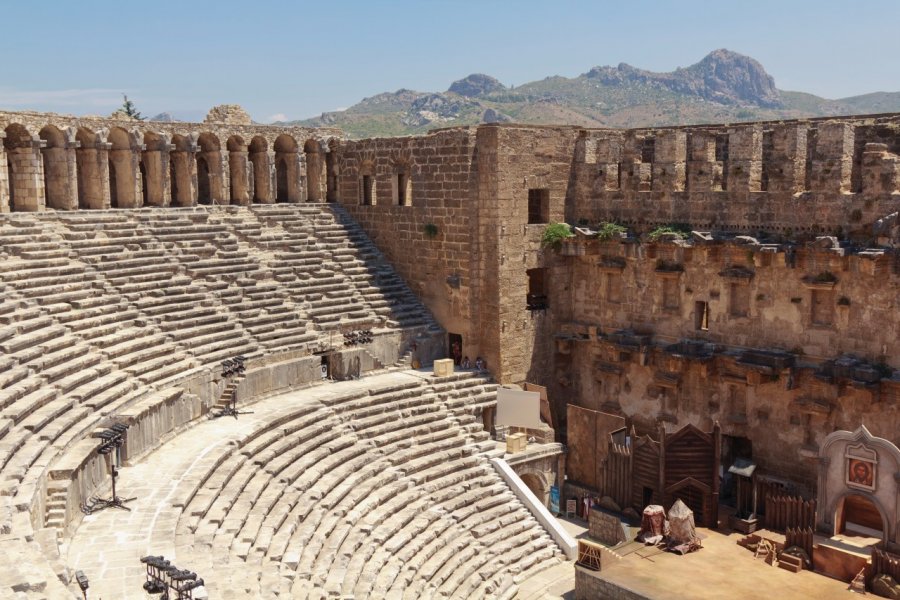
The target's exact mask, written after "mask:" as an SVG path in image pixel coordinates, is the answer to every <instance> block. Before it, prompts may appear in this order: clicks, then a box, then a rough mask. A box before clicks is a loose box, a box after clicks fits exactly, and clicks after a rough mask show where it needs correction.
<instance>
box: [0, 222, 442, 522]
mask: <svg viewBox="0 0 900 600" xmlns="http://www.w3.org/2000/svg"><path fill="white" fill-rule="evenodd" d="M280 218H283V219H287V220H289V221H290V223H289V224H288V223H286V225H288V226H287V227H282V226H279V225H278V220H279V219H280ZM263 221H265V222H266V223H271V226H269V227H268V229H271V230H272V231H271V232H269V231H267V227H264V226H263ZM322 227H328V228H329V229H328V231H327V235H326V234H324V233H323V234H319V233H318V232H317V229H318V228H322ZM326 238H327V239H326ZM256 240H261V242H260V243H256ZM359 240H364V237H362V236H361V235H360V232H359V230H358V228H356V227H355V226H354V225H352V224H349V225H348V224H344V223H337V222H335V218H334V215H333V214H332V212H331V211H330V210H329V209H328V208H326V207H301V206H298V207H289V208H279V209H278V210H277V211H274V212H273V210H272V209H269V208H268V207H251V208H248V207H241V208H238V207H222V208H217V207H213V208H189V209H169V210H167V211H164V212H159V211H92V212H91V213H90V214H89V215H87V214H81V213H79V214H75V213H65V212H46V213H35V214H28V215H24V214H12V215H2V216H0V256H2V257H3V260H0V290H2V291H3V294H2V301H0V497H3V498H10V497H15V498H16V499H17V500H16V502H15V505H14V506H13V507H12V508H10V511H9V512H4V511H0V531H3V532H6V533H7V534H11V535H14V536H15V535H27V534H28V531H29V530H28V529H27V528H25V529H23V528H22V527H19V526H18V525H16V524H17V523H20V524H24V523H25V522H26V521H33V522H35V523H37V524H38V526H40V524H41V523H42V522H43V521H44V519H45V518H47V516H48V515H49V514H50V513H49V512H48V511H44V513H45V514H43V515H40V516H34V515H31V516H29V517H27V518H24V517H23V515H27V514H28V513H29V511H30V510H31V508H32V506H36V505H37V503H38V502H37V501H38V500H39V498H38V497H37V496H36V495H35V494H39V493H43V492H41V491H40V490H41V483H40V482H41V480H42V478H43V477H45V474H46V472H47V469H48V468H49V467H50V465H51V464H52V463H53V461H54V460H56V459H57V458H58V457H59V456H61V455H63V454H64V453H65V452H66V451H67V449H68V448H70V447H72V445H73V444H75V443H76V442H78V441H79V440H81V439H83V438H84V436H85V435H87V434H88V433H89V432H90V431H91V430H92V428H93V427H95V426H96V425H97V424H98V423H99V422H100V421H101V420H102V419H103V418H105V417H106V416H107V415H110V414H115V412H116V411H118V410H121V409H123V408H125V407H127V406H130V405H131V404H133V403H134V402H137V401H139V400H140V399H141V398H142V397H145V396H146V394H148V393H150V392H152V391H153V390H154V389H157V388H158V387H159V386H164V385H165V384H166V383H167V382H169V381H172V380H175V379H177V378H179V377H183V376H184V375H185V374H186V373H190V372H192V371H193V370H195V369H197V368H200V367H206V368H213V369H216V368H218V363H219V361H221V360H223V359H225V358H228V357H230V356H233V355H235V354H244V355H245V356H248V357H254V356H262V355H264V354H273V353H274V354H277V353H279V352H287V351H291V352H295V351H297V350H301V351H305V350H308V349H309V348H311V347H312V346H315V345H317V344H319V343H321V342H322V340H328V339H329V336H330V331H332V330H333V329H335V328H340V327H358V328H363V327H375V326H377V327H380V328H384V327H385V326H386V325H391V323H388V322H386V320H385V319H384V317H383V315H381V314H379V313H378V312H376V311H375V310H373V308H372V307H370V306H368V305H367V304H366V302H365V301H364V299H363V298H362V296H361V294H359V292H358V291H357V289H356V285H355V283H354V282H353V281H352V280H351V279H350V278H349V277H348V276H347V275H346V274H345V273H344V272H343V270H342V269H343V268H344V265H347V264H350V262H351V261H349V260H348V258H352V257H353V256H354V252H353V251H352V250H353V245H354V244H355V243H359ZM332 241H333V242H335V244H336V245H334V247H332V246H333V244H332ZM338 242H339V243H338ZM338 248H340V250H341V251H340V252H339V253H337V254H335V252H336V251H337V249H338ZM348 249H349V250H350V251H348ZM362 251H363V250H360V252H362ZM279 252H284V253H295V254H294V256H292V259H297V260H298V261H299V262H298V264H296V265H294V264H290V261H286V262H285V263H284V265H283V264H282V263H281V262H280V261H279V260H278V253H279ZM365 252H366V253H370V250H369V249H368V247H367V248H366V249H365ZM357 255H358V254H357ZM284 266H288V267H290V269H291V274H292V275H294V277H295V280H294V281H291V282H290V284H289V285H288V284H286V283H283V282H282V281H279V280H278V279H276V278H275V277H274V271H275V269H276V268H284ZM378 267H379V269H383V267H384V264H383V261H381V262H380V263H379V264H378ZM373 269H374V267H373ZM283 272H284V271H282V273H283ZM379 273H380V271H379ZM301 277H303V278H306V279H302V278H301ZM372 281H377V278H376V277H375V272H374V270H373V271H372ZM376 285H377V284H376ZM386 292H388V293H389V294H393V295H395V296H397V297H398V298H399V297H400V296H401V295H403V297H404V298H406V297H407V296H410V295H411V294H409V293H408V290H405V289H403V288H402V287H401V288H394V287H391V288H390V289H389V290H386ZM418 308H419V312H420V313H421V315H424V317H423V318H422V319H421V324H422V325H428V326H431V327H434V322H433V320H431V317H430V316H429V315H428V314H427V311H426V310H425V308H424V307H422V306H421V305H419V307H418ZM417 326H418V325H417ZM395 327H399V325H395ZM26 442H27V443H26ZM22 482H29V484H28V485H27V486H26V485H22ZM49 490H50V488H48V491H47V494H48V496H49V495H50V494H51V492H50V491H49ZM53 493H56V494H59V490H57V491H56V492H53ZM7 508H9V507H7ZM56 510H58V509H56ZM56 517H58V513H54V518H55V520H54V522H55V523H59V519H58V518H56ZM29 527H30V525H29Z"/></svg>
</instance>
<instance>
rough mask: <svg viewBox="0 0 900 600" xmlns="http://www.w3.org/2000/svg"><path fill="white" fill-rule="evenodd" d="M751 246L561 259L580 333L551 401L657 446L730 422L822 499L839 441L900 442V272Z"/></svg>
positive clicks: (563, 358)
mask: <svg viewBox="0 0 900 600" xmlns="http://www.w3.org/2000/svg"><path fill="white" fill-rule="evenodd" d="M826 241H827V240H826ZM742 242H743V240H740V239H739V240H732V241H726V242H704V243H698V244H696V245H691V244H686V243H683V242H682V243H646V242H645V243H638V242H637V241H636V240H630V241H622V242H620V241H611V242H599V241H588V242H584V243H583V244H580V249H579V250H577V251H572V252H571V253H572V254H576V255H575V256H560V257H558V259H557V260H558V263H557V267H556V269H555V270H554V274H553V277H554V278H555V279H556V278H559V279H565V278H566V277H569V278H570V280H571V282H572V289H571V296H570V302H571V319H570V320H569V321H568V322H566V323H563V324H562V326H561V327H560V329H559V337H558V339H557V349H556V355H555V373H554V376H553V377H552V380H553V382H554V384H555V386H554V389H553V392H555V393H551V397H556V398H567V399H569V401H574V402H575V403H577V404H578V405H580V406H584V407H586V408H591V409H594V410H603V411H607V412H613V413H616V414H622V415H623V416H625V417H627V418H628V419H629V420H630V421H631V422H633V423H634V424H635V425H636V426H637V427H638V430H639V431H643V432H646V433H653V432H654V430H655V429H656V427H657V424H658V423H664V424H665V425H666V426H667V428H669V429H670V430H674V429H677V428H680V427H682V426H684V425H685V424H687V423H692V424H694V425H696V426H698V427H699V428H701V429H704V430H705V429H709V428H710V427H711V426H712V424H713V422H714V421H719V422H720V424H721V426H722V432H723V434H724V435H726V436H733V437H737V438H746V439H748V440H750V441H751V443H752V452H753V458H754V460H756V461H757V462H758V463H759V464H760V466H761V467H762V468H763V469H764V470H765V471H767V472H769V473H776V474H778V475H780V476H782V477H787V478H790V479H791V480H793V481H795V482H797V483H798V484H800V485H801V486H802V487H806V488H807V489H810V490H811V489H813V488H814V486H815V468H814V467H815V456H816V451H817V449H818V445H819V444H820V443H821V440H822V439H823V438H824V436H826V435H827V434H828V433H829V432H831V431H833V430H835V429H851V430H852V429H854V428H856V427H857V426H858V425H859V424H860V423H864V424H865V425H866V426H867V427H869V428H870V429H871V430H872V431H873V432H875V434H876V435H879V436H882V437H885V438H887V439H890V440H892V441H895V442H897V441H900V438H898V434H897V432H898V431H900V417H898V415H897V411H896V406H897V402H898V401H900V378H898V377H897V376H894V377H891V372H892V370H893V369H900V341H898V340H900V321H898V319H897V314H898V313H897V310H898V306H897V301H898V298H900V277H898V269H897V262H896V257H895V256H893V255H891V253H890V252H887V251H871V250H870V251H865V252H860V253H853V252H851V251H850V249H845V248H821V247H815V246H816V244H815V243H814V244H811V245H809V246H806V247H803V246H801V247H797V246H795V245H787V246H777V245H748V244H746V243H742ZM567 251H568V250H564V252H563V254H565V253H566V252H567ZM704 309H705V310H706V311H707V312H706V316H705V318H704V316H703V311H704ZM620 330H630V331H628V332H627V333H621V332H620ZM684 340H689V341H688V342H685V341H684ZM851 357H852V358H851Z"/></svg>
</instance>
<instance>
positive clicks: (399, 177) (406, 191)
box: [391, 158, 413, 206]
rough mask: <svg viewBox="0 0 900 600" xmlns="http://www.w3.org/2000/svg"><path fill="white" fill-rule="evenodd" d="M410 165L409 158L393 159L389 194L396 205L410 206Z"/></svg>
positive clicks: (411, 187) (411, 189) (411, 188)
mask: <svg viewBox="0 0 900 600" xmlns="http://www.w3.org/2000/svg"><path fill="white" fill-rule="evenodd" d="M412 193H413V186H412V166H411V164H410V161H409V159H407V158H398V159H396V160H395V161H394V169H393V173H392V176H391V194H392V198H393V204H395V205H396V206H412Z"/></svg>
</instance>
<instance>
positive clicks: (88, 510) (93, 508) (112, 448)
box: [81, 423, 135, 515]
mask: <svg viewBox="0 0 900 600" xmlns="http://www.w3.org/2000/svg"><path fill="white" fill-rule="evenodd" d="M127 429H128V426H127V425H123V424H121V423H115V424H114V425H112V426H111V427H110V428H109V429H106V430H104V431H101V432H100V438H101V439H102V440H103V442H101V444H100V447H99V448H97V453H98V454H101V455H104V456H105V455H107V454H112V457H111V458H110V459H109V475H110V478H111V479H112V498H109V499H106V498H96V497H95V498H91V499H90V501H89V502H87V503H85V504H84V505H82V507H81V510H82V512H84V514H86V515H90V514H92V513H95V512H97V511H100V510H103V509H104V508H120V509H122V510H129V511H130V510H131V509H130V508H128V507H127V506H125V503H126V502H131V501H132V500H134V499H135V498H120V497H119V496H118V495H117V494H116V478H117V477H118V476H119V468H118V467H119V465H120V463H121V448H122V445H123V444H124V443H125V431H126V430H127Z"/></svg>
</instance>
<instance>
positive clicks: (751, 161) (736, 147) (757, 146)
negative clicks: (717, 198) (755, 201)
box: [726, 125, 763, 192]
mask: <svg viewBox="0 0 900 600" xmlns="http://www.w3.org/2000/svg"><path fill="white" fill-rule="evenodd" d="M762 138H763V130H762V126H761V125H745V126H741V127H738V128H736V129H734V130H732V131H731V132H730V133H729V135H728V154H729V156H728V173H727V175H726V177H727V179H728V190H729V191H735V192H758V191H760V184H761V182H762Z"/></svg>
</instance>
